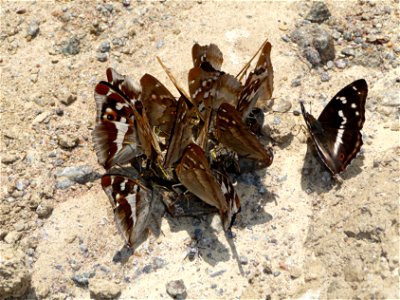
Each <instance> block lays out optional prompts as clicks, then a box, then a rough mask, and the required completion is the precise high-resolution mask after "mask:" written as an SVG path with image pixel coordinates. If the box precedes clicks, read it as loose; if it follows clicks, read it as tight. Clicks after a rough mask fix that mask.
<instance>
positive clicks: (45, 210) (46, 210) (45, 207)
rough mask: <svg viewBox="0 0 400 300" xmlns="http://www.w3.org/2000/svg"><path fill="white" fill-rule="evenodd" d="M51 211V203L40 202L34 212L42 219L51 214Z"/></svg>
mask: <svg viewBox="0 0 400 300" xmlns="http://www.w3.org/2000/svg"><path fill="white" fill-rule="evenodd" d="M52 212H53V204H51V203H45V202H42V203H40V204H39V206H38V207H37V208H36V214H37V215H38V217H39V218H41V219H44V218H47V217H49V216H50V215H51V213H52Z"/></svg>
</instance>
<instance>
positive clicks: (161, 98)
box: [140, 74, 177, 139]
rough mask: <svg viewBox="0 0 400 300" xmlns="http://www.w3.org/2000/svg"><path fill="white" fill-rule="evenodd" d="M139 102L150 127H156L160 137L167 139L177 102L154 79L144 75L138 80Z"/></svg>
mask: <svg viewBox="0 0 400 300" xmlns="http://www.w3.org/2000/svg"><path fill="white" fill-rule="evenodd" d="M140 84H141V85H142V95H141V101H142V103H143V106H144V108H145V110H146V113H147V116H148V118H149V123H150V126H151V127H156V128H158V129H159V132H160V134H161V135H162V136H164V137H166V138H167V139H169V136H170V135H171V130H172V127H173V124H174V120H175V117H176V109H177V101H176V100H175V98H174V96H173V95H172V94H171V93H170V92H169V90H168V89H167V88H166V87H165V86H164V85H163V84H162V83H161V82H160V81H158V80H157V79H156V78H155V77H153V76H151V75H150V74H145V75H144V76H143V77H142V78H141V79H140Z"/></svg>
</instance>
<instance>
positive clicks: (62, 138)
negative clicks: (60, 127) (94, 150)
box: [57, 134, 79, 150]
mask: <svg viewBox="0 0 400 300" xmlns="http://www.w3.org/2000/svg"><path fill="white" fill-rule="evenodd" d="M57 142H58V145H59V146H61V148H64V149H67V150H71V149H73V148H75V147H76V146H78V144H79V138H78V137H75V136H71V135H67V134H59V135H57Z"/></svg>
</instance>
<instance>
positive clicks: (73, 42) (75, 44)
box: [61, 36, 81, 55]
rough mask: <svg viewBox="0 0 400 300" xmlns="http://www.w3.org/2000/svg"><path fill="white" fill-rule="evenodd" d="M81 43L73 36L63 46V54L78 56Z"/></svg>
mask: <svg viewBox="0 0 400 300" xmlns="http://www.w3.org/2000/svg"><path fill="white" fill-rule="evenodd" d="M80 43H81V42H80V40H79V39H78V38H77V37H76V36H73V37H72V38H70V39H69V40H67V41H64V42H63V43H62V44H61V52H62V53H63V54H64V55H77V54H78V53H79V52H80V51H81V50H80Z"/></svg>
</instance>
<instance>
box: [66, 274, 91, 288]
mask: <svg viewBox="0 0 400 300" xmlns="http://www.w3.org/2000/svg"><path fill="white" fill-rule="evenodd" d="M93 276H94V273H89V272H85V273H82V274H75V275H73V276H72V277H71V279H72V281H73V282H75V284H76V285H77V286H81V287H87V286H88V285H89V278H90V277H93Z"/></svg>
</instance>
